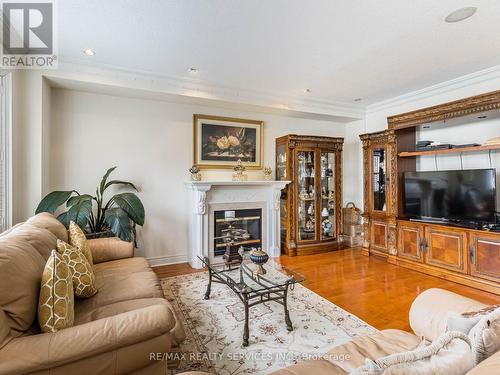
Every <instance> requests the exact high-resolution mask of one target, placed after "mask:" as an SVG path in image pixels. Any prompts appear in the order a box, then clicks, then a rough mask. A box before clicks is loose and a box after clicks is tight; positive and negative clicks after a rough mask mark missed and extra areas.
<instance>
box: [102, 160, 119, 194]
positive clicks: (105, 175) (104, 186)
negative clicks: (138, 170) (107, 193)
mask: <svg viewBox="0 0 500 375" xmlns="http://www.w3.org/2000/svg"><path fill="white" fill-rule="evenodd" d="M115 169H116V167H112V168H109V169H108V170H107V171H106V173H105V174H104V176H102V180H101V186H100V193H101V196H102V194H103V193H104V190H106V181H107V180H108V177H109V175H110V174H111V172H113V171H114V170H115Z"/></svg>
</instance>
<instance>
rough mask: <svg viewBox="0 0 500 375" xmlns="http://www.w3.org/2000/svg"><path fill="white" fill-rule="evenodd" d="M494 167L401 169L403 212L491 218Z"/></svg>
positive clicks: (422, 215)
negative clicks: (432, 170)
mask: <svg viewBox="0 0 500 375" xmlns="http://www.w3.org/2000/svg"><path fill="white" fill-rule="evenodd" d="M495 174H496V173H495V169H471V170H459V171H436V172H405V173H404V174H403V182H404V184H403V186H404V193H403V195H404V214H405V216H406V217H408V218H419V219H426V218H431V219H439V220H441V219H442V220H444V221H452V222H477V223H493V222H495V208H496V179H495Z"/></svg>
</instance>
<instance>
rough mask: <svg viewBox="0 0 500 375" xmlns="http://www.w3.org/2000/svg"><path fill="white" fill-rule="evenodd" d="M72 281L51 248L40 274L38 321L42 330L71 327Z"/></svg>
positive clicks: (73, 315) (72, 314)
mask: <svg viewBox="0 0 500 375" xmlns="http://www.w3.org/2000/svg"><path fill="white" fill-rule="evenodd" d="M74 303H75V301H74V295H73V282H72V279H71V271H70V269H69V267H68V265H67V264H66V262H65V261H64V259H63V258H62V257H61V256H60V255H59V254H58V253H57V252H56V251H55V250H52V253H51V254H50V257H49V259H47V263H46V264H45V269H44V270H43V274H42V282H41V287H40V298H39V300H38V323H39V324H40V329H41V330H42V332H57V331H59V330H61V329H64V328H68V327H72V326H73V323H74V320H75V309H74V306H75V305H74Z"/></svg>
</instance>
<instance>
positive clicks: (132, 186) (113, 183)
mask: <svg viewBox="0 0 500 375" xmlns="http://www.w3.org/2000/svg"><path fill="white" fill-rule="evenodd" d="M111 185H128V186H130V187H131V188H132V189H134V190H135V191H138V190H137V188H136V187H135V185H134V184H133V183H131V182H128V181H120V180H111V181H109V182H108V183H107V184H106V186H104V190H106V189H107V188H108V187H110V186H111Z"/></svg>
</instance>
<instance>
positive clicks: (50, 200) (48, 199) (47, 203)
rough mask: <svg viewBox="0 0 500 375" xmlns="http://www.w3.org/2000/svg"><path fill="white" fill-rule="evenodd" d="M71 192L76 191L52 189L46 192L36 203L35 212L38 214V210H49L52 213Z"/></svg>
mask: <svg viewBox="0 0 500 375" xmlns="http://www.w3.org/2000/svg"><path fill="white" fill-rule="evenodd" d="M73 193H76V191H75V190H70V191H53V192H52V193H49V194H47V195H46V196H45V197H44V198H43V199H42V200H41V201H40V203H39V204H38V207H37V208H36V211H35V214H39V213H40V212H50V213H51V214H53V213H54V212H56V210H57V208H58V207H59V206H60V205H62V204H63V203H64V202H66V201H67V200H68V199H69V197H70V196H71V194H73Z"/></svg>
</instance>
